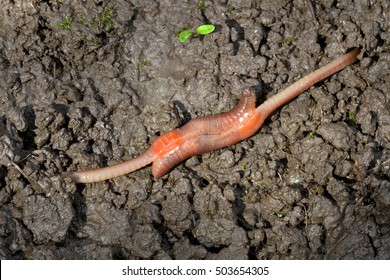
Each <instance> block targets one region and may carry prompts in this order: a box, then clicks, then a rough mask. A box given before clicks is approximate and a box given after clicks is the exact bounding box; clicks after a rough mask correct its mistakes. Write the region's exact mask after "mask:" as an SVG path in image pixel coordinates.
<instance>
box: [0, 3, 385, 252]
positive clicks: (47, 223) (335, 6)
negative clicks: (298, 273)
mask: <svg viewBox="0 0 390 280" xmlns="http://www.w3.org/2000/svg"><path fill="white" fill-rule="evenodd" d="M199 3H201V1H200V2H199V1H183V0H180V1H178V0H173V1H162V0H161V1H152V0H147V1H145V0H116V1H102V0H100V1H99V0H95V1H91V0H87V1H50V0H49V1H21V0H17V1H11V0H1V6H2V8H1V12H0V155H1V158H0V205H1V206H0V257H1V258H3V259H390V214H389V213H390V180H389V179H390V114H389V111H390V75H389V68H390V54H389V50H390V43H389V36H390V24H389V19H390V4H389V1H387V0H377V1H365V0H358V1H352V0H340V1H333V0H331V1H329V0H320V1H306V0H297V1H290V0H278V1H261V0H258V1H254V0H244V1H242V0H231V1H229V0H214V1H209V0H205V1H204V5H200V6H199ZM205 22H210V23H213V24H215V25H216V26H217V28H216V30H215V32H214V33H212V34H210V35H206V36H204V37H193V38H191V39H190V40H189V41H187V42H185V43H180V42H179V40H178V39H177V38H176V36H175V34H176V32H177V31H179V30H181V29H183V28H195V27H196V26H198V25H200V24H202V23H205ZM354 47H360V48H361V49H362V53H361V55H360V56H359V61H358V62H357V63H355V64H354V65H352V66H351V67H348V68H346V69H344V70H343V71H341V72H340V73H338V74H335V75H333V76H332V77H330V78H328V79H326V80H325V81H323V82H321V83H319V84H318V85H316V86H314V87H312V88H311V89H310V90H308V91H307V92H305V93H303V94H302V95H301V96H299V97H298V98H296V99H295V100H293V101H292V102H290V103H289V104H287V105H285V106H283V107H282V108H280V109H279V110H277V111H276V112H275V113H274V114H273V115H272V116H271V117H270V118H268V119H267V121H266V122H265V124H264V125H263V127H262V128H261V129H260V131H259V132H258V133H256V134H255V135H254V136H253V137H251V138H250V139H248V140H246V141H243V142H241V143H239V144H237V145H234V146H231V147H228V148H224V149H221V150H218V151H215V152H212V153H207V154H203V155H201V156H197V157H193V158H191V159H189V160H187V161H186V162H185V163H183V164H181V165H179V166H177V167H176V168H174V169H173V170H172V171H171V172H170V173H168V174H167V175H165V176H164V177H163V178H162V179H160V180H154V179H153V178H152V176H151V170H150V167H146V168H143V169H141V170H139V171H136V172H134V173H132V174H129V175H126V176H122V177H118V178H116V179H113V180H109V181H105V182H101V183H94V184H77V185H76V184H74V183H73V182H71V181H70V180H68V179H65V178H63V177H62V176H61V174H62V172H64V171H70V170H79V169H88V168H95V167H102V166H106V165H110V164H114V163H117V162H121V161H123V160H127V159H130V158H133V157H135V156H137V155H138V154H140V153H142V152H143V151H145V150H146V149H147V148H148V147H149V146H150V144H151V143H152V142H153V140H154V139H155V138H156V137H157V136H158V135H160V134H162V133H164V132H166V131H169V130H171V129H173V128H176V127H178V126H180V125H182V124H184V123H186V122H188V121H189V120H190V119H192V118H196V117H199V116H204V115H209V114H215V113H219V112H224V111H227V110H229V109H230V108H231V107H233V106H234V105H235V104H236V103H237V101H238V100H239V98H240V95H241V91H242V89H243V88H244V87H245V86H253V87H254V88H255V89H256V92H257V94H258V99H259V102H262V101H263V100H265V99H266V98H267V97H269V96H272V95H273V94H275V93H276V92H278V91H279V90H281V89H282V88H284V87H286V86H287V85H289V84H291V83H292V82H294V81H295V80H297V79H298V78H299V77H301V76H303V75H304V74H306V73H309V72H311V71H313V70H314V69H316V68H318V67H319V66H321V65H323V64H325V63H327V62H330V61H331V60H333V59H335V58H337V57H338V56H339V55H341V54H343V53H345V52H347V51H348V50H349V49H352V48H354Z"/></svg>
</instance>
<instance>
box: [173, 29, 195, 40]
mask: <svg viewBox="0 0 390 280" xmlns="http://www.w3.org/2000/svg"><path fill="white" fill-rule="evenodd" d="M192 35H193V33H192V31H191V30H189V29H185V30H181V31H179V32H177V33H176V36H177V38H179V41H180V42H182V43H184V42H185V41H187V40H188V39H189V38H190V37H191V36H192Z"/></svg>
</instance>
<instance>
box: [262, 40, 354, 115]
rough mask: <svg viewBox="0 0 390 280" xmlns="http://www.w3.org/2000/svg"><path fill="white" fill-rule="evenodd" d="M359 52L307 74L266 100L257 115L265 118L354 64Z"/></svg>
mask: <svg viewBox="0 0 390 280" xmlns="http://www.w3.org/2000/svg"><path fill="white" fill-rule="evenodd" d="M359 53H360V50H359V49H358V48H356V49H354V50H352V51H351V52H349V53H347V54H345V55H343V56H341V57H339V58H337V59H336V60H334V61H332V62H331V63H329V64H326V65H325V66H323V67H321V68H319V69H318V70H316V71H314V72H312V73H310V74H308V75H307V76H305V77H303V78H301V79H299V80H298V81H296V82H295V83H293V84H292V85H290V86H288V87H287V88H285V89H284V90H282V91H281V92H279V93H278V94H276V95H274V96H272V97H271V98H269V99H268V100H266V101H265V102H264V103H263V104H261V105H260V106H259V107H257V109H256V110H257V111H258V112H259V113H263V114H265V115H266V116H268V115H269V114H271V113H272V112H273V111H274V110H275V109H277V108H279V107H280V106H282V105H283V104H285V103H287V102H288V101H290V100H291V99H293V98H295V97H296V96H298V95H300V94H301V93H302V92H304V91H305V90H307V89H308V88H310V87H311V86H312V85H314V84H315V83H318V82H319V81H321V80H323V79H325V78H327V77H329V76H330V75H332V74H334V73H336V72H338V71H340V70H342V69H344V68H345V67H347V66H348V65H351V64H352V63H354V62H355V61H356V59H357V56H358V55H359Z"/></svg>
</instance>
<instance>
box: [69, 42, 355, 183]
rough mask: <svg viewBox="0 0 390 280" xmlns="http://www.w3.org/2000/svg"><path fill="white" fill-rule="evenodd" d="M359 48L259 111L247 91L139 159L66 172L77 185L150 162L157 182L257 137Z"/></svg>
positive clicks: (159, 141)
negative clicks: (189, 162)
mask: <svg viewBox="0 0 390 280" xmlns="http://www.w3.org/2000/svg"><path fill="white" fill-rule="evenodd" d="M359 53H360V50H359V49H354V50H352V51H351V52H349V53H347V54H345V55H343V56H341V57H339V58H338V59H336V60H334V61H333V62H331V63H329V64H327V65H325V66H323V67H321V68H319V69H318V70H316V71H314V72H312V73H310V74H308V75H307V76H305V77H303V78H301V79H300V80H298V81H296V82H295V83H293V84H292V85H290V86H289V87H287V88H286V89H284V90H282V91H281V92H279V93H278V94H276V95H274V96H272V97H271V98H269V99H268V100H266V101H265V102H264V103H263V104H261V105H260V106H258V107H257V108H256V105H255V103H256V95H255V93H254V91H253V90H252V89H251V88H249V87H248V88H245V89H244V91H243V94H242V97H241V100H240V102H239V103H238V105H237V106H235V107H234V108H233V109H231V110H230V111H228V112H226V113H220V114H216V115H210V116H205V117H200V118H196V119H193V120H191V121H189V122H188V123H187V124H185V125H184V126H182V127H180V128H177V129H174V130H171V131H168V132H166V133H165V134H163V135H161V136H160V137H158V138H157V139H156V140H155V141H154V142H153V144H152V145H151V147H150V148H149V150H147V151H146V152H145V153H143V154H141V155H139V156H138V157H136V158H134V159H131V160H128V161H125V162H122V163H119V164H116V165H112V166H108V167H103V168H99V169H93V170H87V171H76V172H65V173H64V175H65V176H68V177H70V178H71V179H72V180H73V181H74V182H76V183H92V182H99V181H103V180H107V179H111V178H114V177H117V176H121V175H124V174H127V173H130V172H133V171H135V170H137V169H140V168H142V167H144V166H146V165H148V164H150V163H153V165H152V174H153V176H154V178H155V179H158V178H160V177H161V176H163V175H165V174H166V173H167V172H168V171H170V170H171V169H172V168H173V167H174V166H176V165H177V164H179V163H180V162H182V161H184V160H185V159H187V158H189V157H191V156H194V155H200V154H203V153H207V152H210V151H214V150H217V149H220V148H223V147H227V146H230V145H233V144H236V143H238V142H240V141H242V140H244V139H246V138H248V137H250V136H252V135H253V134H255V133H256V132H257V131H258V130H259V128H260V127H261V125H262V124H263V122H264V120H265V119H266V118H267V117H268V116H269V115H270V114H271V113H272V112H273V111H274V110H276V109H277V108H279V107H280V106H282V105H283V104H286V103H287V102H288V101H290V100H291V99H293V98H295V97H296V96H298V95H299V94H301V93H302V92H304V91H305V90H307V89H308V88H310V87H311V86H312V85H314V84H315V83H317V82H319V81H321V80H323V79H325V78H327V77H329V76H330V75H332V74H334V73H336V72H338V71H340V70H342V69H343V68H345V67H347V66H349V65H351V64H353V63H354V62H355V61H356V59H357V56H358V54H359Z"/></svg>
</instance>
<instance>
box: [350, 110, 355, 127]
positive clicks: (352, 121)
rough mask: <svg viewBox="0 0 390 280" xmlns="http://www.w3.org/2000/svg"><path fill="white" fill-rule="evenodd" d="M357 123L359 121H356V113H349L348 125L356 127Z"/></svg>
mask: <svg viewBox="0 0 390 280" xmlns="http://www.w3.org/2000/svg"><path fill="white" fill-rule="evenodd" d="M356 123H357V120H356V112H351V111H350V112H349V113H348V124H349V125H350V126H355V125H356Z"/></svg>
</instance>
